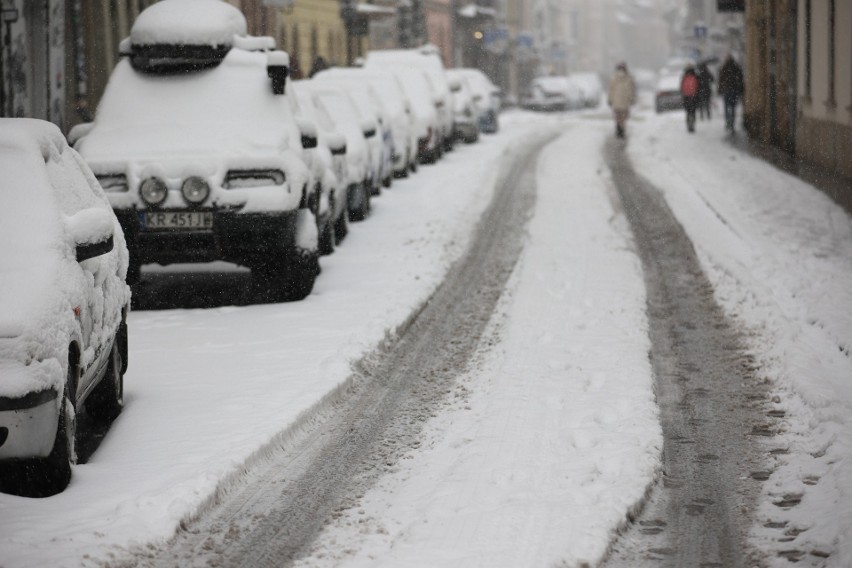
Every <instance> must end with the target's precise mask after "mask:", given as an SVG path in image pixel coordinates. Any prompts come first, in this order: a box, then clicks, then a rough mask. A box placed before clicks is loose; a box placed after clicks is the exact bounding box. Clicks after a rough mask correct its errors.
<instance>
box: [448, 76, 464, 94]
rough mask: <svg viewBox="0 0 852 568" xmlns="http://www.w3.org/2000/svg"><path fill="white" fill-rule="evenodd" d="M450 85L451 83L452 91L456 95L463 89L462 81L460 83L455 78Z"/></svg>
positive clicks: (450, 81)
mask: <svg viewBox="0 0 852 568" xmlns="http://www.w3.org/2000/svg"><path fill="white" fill-rule="evenodd" d="M449 83H450V91H452V92H454V93H458V92H459V91H461V88H462V86H461V81H459V80H458V79H456V78H453V79H450V80H449Z"/></svg>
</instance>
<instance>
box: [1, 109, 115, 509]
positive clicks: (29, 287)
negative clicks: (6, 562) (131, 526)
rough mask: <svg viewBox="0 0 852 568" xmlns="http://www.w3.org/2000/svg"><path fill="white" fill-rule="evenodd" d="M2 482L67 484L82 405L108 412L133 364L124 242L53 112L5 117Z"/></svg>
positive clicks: (51, 488) (17, 488) (23, 488)
mask: <svg viewBox="0 0 852 568" xmlns="http://www.w3.org/2000/svg"><path fill="white" fill-rule="evenodd" d="M0 171H2V172H3V175H2V176H0V242H2V243H3V246H2V247H0V488H2V490H3V491H6V492H10V493H16V494H21V495H28V496H45V495H51V494H55V493H57V492H59V491H62V490H63V489H64V488H65V487H66V486H67V485H68V482H69V481H70V479H71V465H72V464H73V463H74V462H75V460H76V456H75V453H74V442H75V438H76V419H75V417H76V416H77V415H78V414H80V413H81V412H82V411H83V410H84V409H85V411H86V412H87V413H88V414H89V415H90V416H91V417H92V418H93V419H95V420H98V421H103V422H109V421H111V420H113V419H114V418H115V417H116V416H117V415H118V414H119V413H120V412H121V409H122V404H123V393H124V372H125V370H126V369H127V323H126V322H127V313H128V310H129V309H130V288H129V287H128V286H127V284H125V276H126V273H127V266H128V254H127V247H126V246H125V242H124V236H123V235H122V232H121V227H120V225H119V224H118V220H117V219H116V217H115V215H114V214H113V212H112V209H111V208H110V205H109V202H108V201H107V198H106V196H105V195H104V192H103V190H102V189H101V187H100V186H99V185H98V183H97V181H96V180H95V177H94V176H93V175H92V172H91V170H90V169H89V168H88V166H86V163H85V162H84V161H83V160H82V158H80V156H79V155H78V154H77V152H75V151H74V150H73V149H71V148H70V147H69V146H68V144H67V143H66V142H65V138H64V137H63V136H62V133H61V132H60V131H59V129H58V128H57V127H56V126H54V125H53V124H51V123H48V122H44V121H40V120H31V119H13V118H0Z"/></svg>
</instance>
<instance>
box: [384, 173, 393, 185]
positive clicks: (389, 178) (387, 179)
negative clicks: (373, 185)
mask: <svg viewBox="0 0 852 568" xmlns="http://www.w3.org/2000/svg"><path fill="white" fill-rule="evenodd" d="M392 183H393V176H392V175H388V176H387V177H385V179H383V180H382V185H383V186H385V187H390V186H391V184H392Z"/></svg>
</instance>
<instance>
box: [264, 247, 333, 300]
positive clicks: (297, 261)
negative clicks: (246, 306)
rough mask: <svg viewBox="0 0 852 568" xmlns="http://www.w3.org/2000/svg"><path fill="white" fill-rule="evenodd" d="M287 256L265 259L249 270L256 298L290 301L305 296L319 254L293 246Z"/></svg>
mask: <svg viewBox="0 0 852 568" xmlns="http://www.w3.org/2000/svg"><path fill="white" fill-rule="evenodd" d="M284 256H285V257H286V260H280V259H275V260H268V261H266V262H264V263H263V264H261V265H259V266H256V267H253V268H252V271H251V276H252V281H253V286H254V291H255V295H256V296H257V298H258V300H259V301H262V302H263V301H267V302H292V301H298V300H302V299H304V298H306V297H307V296H308V295H309V294H310V293H311V291H312V290H313V288H314V282H315V281H316V278H317V275H318V274H319V272H320V270H319V254H318V253H317V252H314V251H308V250H296V251H292V252H290V253H289V254H286V255H284Z"/></svg>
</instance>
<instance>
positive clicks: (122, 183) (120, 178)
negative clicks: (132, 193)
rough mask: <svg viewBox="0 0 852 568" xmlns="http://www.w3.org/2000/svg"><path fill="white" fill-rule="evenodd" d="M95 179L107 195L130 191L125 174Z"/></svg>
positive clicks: (102, 176) (99, 176)
mask: <svg viewBox="0 0 852 568" xmlns="http://www.w3.org/2000/svg"><path fill="white" fill-rule="evenodd" d="M95 177H97V178H98V183H99V184H101V187H102V188H103V190H104V191H105V192H107V193H121V192H124V191H127V190H128V186H127V176H126V175H124V174H104V175H98V176H95Z"/></svg>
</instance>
